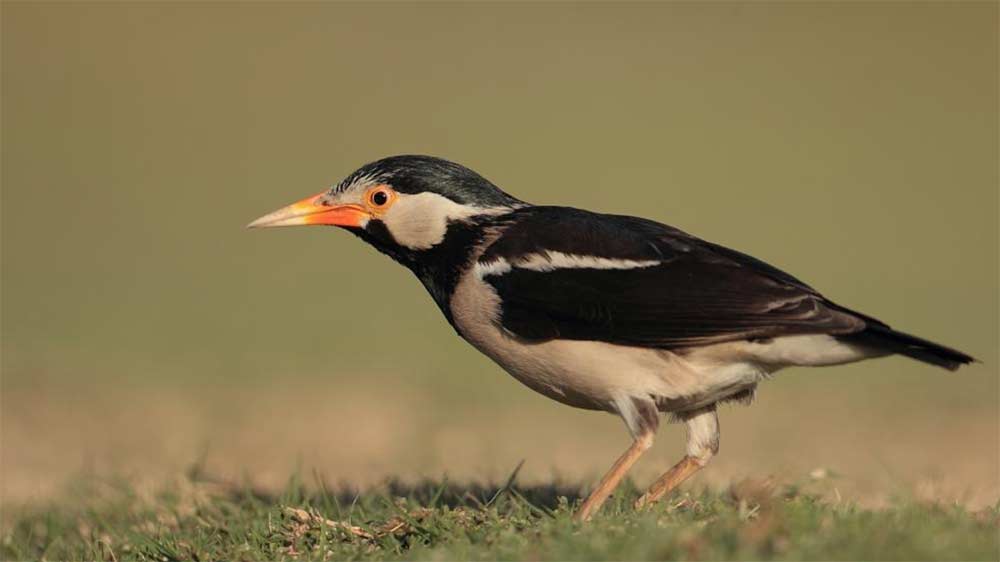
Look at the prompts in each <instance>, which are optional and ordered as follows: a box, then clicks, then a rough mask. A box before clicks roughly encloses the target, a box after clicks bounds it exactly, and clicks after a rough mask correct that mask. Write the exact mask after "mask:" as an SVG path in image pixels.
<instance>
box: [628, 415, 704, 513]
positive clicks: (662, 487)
mask: <svg viewBox="0 0 1000 562" xmlns="http://www.w3.org/2000/svg"><path fill="white" fill-rule="evenodd" d="M681 418H682V419H683V420H684V423H686V424H687V434H688V437H687V455H685V457H684V458H683V459H681V462H679V463H677V464H675V465H674V466H673V467H671V469H670V470H668V471H667V472H666V473H665V474H664V475H663V476H661V477H659V478H658V479H657V480H656V482H653V485H652V486H650V487H649V490H647V491H646V493H645V494H643V495H642V497H640V498H639V499H638V500H636V502H635V507H636V508H640V507H642V506H644V505H647V504H651V503H653V502H655V501H657V500H659V499H660V498H662V497H663V496H664V495H666V494H668V493H670V491H672V490H673V489H674V488H676V487H677V486H679V485H680V484H681V482H684V481H685V480H687V479H688V477H690V476H691V475H692V474H694V473H695V472H698V471H699V470H701V469H702V468H703V467H704V466H705V465H707V464H708V461H710V460H711V459H712V457H713V456H715V453H717V452H719V417H718V415H717V414H716V411H715V405H714V404H713V405H711V406H708V407H707V408H702V409H700V410H695V411H693V412H688V413H685V414H682V415H681Z"/></svg>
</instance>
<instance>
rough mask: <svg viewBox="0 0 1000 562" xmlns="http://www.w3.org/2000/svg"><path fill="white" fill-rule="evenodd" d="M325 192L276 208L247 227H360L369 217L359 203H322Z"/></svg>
mask: <svg viewBox="0 0 1000 562" xmlns="http://www.w3.org/2000/svg"><path fill="white" fill-rule="evenodd" d="M325 194H326V192H325V191H324V192H323V193H320V194H318V195H313V196H312V197H306V198H305V199H303V200H302V201H299V202H297V203H292V204H291V205H289V206H287V207H284V208H282V209H278V210H277V211H275V212H273V213H269V214H267V215H264V216H262V217H260V218H259V219H257V220H255V221H253V222H252V223H250V224H248V225H247V228H266V227H272V226H303V225H311V224H328V225H333V226H354V227H360V226H363V225H364V224H365V222H367V220H368V219H370V218H371V215H369V214H368V212H367V211H365V210H364V209H363V208H361V207H360V206H359V205H324V204H322V203H320V199H321V198H322V197H323V195H325Z"/></svg>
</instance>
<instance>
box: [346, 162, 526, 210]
mask: <svg viewBox="0 0 1000 562" xmlns="http://www.w3.org/2000/svg"><path fill="white" fill-rule="evenodd" d="M359 181H365V182H382V183H386V184H388V185H391V186H392V188H393V189H395V190H396V191H398V192H400V193H411V194H415V193H424V192H432V193H437V194H439V195H443V196H445V197H447V198H448V199H451V200H452V201H454V202H456V203H460V204H462V205H472V206H477V207H505V206H516V205H519V204H522V202H521V201H520V200H518V199H517V198H515V197H512V196H511V195H508V194H507V193H504V191H503V190H501V189H500V188H499V187H497V186H495V185H493V183H491V182H490V181H489V180H487V179H486V178H484V177H483V176H480V175H479V174H477V173H476V172H474V171H472V170H470V169H468V168H466V167H465V166H462V165H460V164H456V163H454V162H450V161H448V160H445V159H443V158H436V157H434V156H422V155H414V154H403V155H399V156H390V157H388V158H383V159H381V160H376V161H375V162H371V163H368V164H365V165H364V166H362V167H360V168H358V169H357V170H356V171H355V172H354V173H352V174H351V175H349V176H347V177H346V178H344V180H343V181H342V182H340V184H339V185H338V186H337V187H336V188H334V191H345V190H347V189H350V187H351V186H352V185H355V184H356V183H357V182H359Z"/></svg>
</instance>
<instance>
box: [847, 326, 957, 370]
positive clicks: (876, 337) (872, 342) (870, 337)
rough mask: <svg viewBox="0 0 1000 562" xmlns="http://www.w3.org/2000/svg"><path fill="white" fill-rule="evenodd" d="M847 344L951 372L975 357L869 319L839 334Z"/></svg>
mask: <svg viewBox="0 0 1000 562" xmlns="http://www.w3.org/2000/svg"><path fill="white" fill-rule="evenodd" d="M839 337H840V338H841V339H843V340H845V341H848V342H850V343H855V344H859V345H863V346H867V347H872V348H875V349H880V350H884V351H888V352H889V353H898V354H900V355H905V356H907V357H912V358H913V359H916V360H917V361H923V362H924V363H930V364H931V365H937V366H938V367H944V368H945V369H948V370H949V371H954V370H955V369H958V368H959V367H961V366H962V365H966V364H968V363H972V362H973V361H975V360H976V359H975V358H974V357H972V356H970V355H966V354H964V353H962V352H961V351H958V350H956V349H951V348H950V347H945V346H943V345H938V344H936V343H934V342H931V341H927V340H925V339H922V338H918V337H917V336H911V335H910V334H904V333H903V332H897V331H896V330H893V329H892V328H890V327H888V326H885V325H882V324H876V323H874V322H870V323H869V324H868V326H867V327H866V328H865V329H864V330H862V331H860V332H856V333H854V334H849V335H844V336H839Z"/></svg>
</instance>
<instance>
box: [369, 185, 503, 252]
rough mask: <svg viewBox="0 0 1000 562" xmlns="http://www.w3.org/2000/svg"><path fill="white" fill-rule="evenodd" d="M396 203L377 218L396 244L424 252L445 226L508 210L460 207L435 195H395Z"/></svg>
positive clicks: (435, 240)
mask: <svg viewBox="0 0 1000 562" xmlns="http://www.w3.org/2000/svg"><path fill="white" fill-rule="evenodd" d="M397 197H398V198H397V199H396V202H395V203H393V205H392V207H390V208H389V210H388V211H386V212H385V214H384V215H382V216H381V217H379V218H380V219H381V220H382V222H384V223H385V226H386V228H387V229H389V234H392V237H393V239H394V240H395V241H396V243H397V244H399V245H401V246H405V247H407V248H409V249H411V250H427V249H430V248H432V247H434V246H436V245H437V244H440V243H441V241H442V240H444V236H445V234H446V233H447V232H448V223H449V222H455V221H461V220H464V219H467V218H469V217H471V216H474V215H482V214H496V213H499V212H506V211H508V210H509V209H507V208H503V209H483V208H480V207H470V206H467V205H460V204H458V203H456V202H454V201H452V200H451V199H448V198H447V197H444V196H442V195H438V194H437V193H430V192H425V193H418V194H415V195H410V194H406V193H399V194H397Z"/></svg>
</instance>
